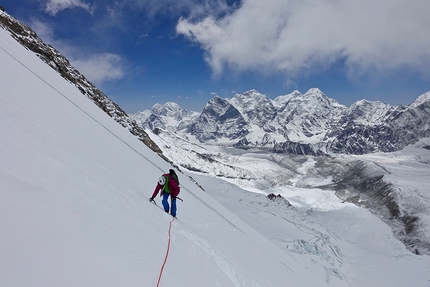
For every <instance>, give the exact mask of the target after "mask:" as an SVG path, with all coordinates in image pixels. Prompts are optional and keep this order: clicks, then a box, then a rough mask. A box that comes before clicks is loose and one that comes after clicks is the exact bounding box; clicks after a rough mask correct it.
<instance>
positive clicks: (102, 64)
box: [71, 53, 126, 85]
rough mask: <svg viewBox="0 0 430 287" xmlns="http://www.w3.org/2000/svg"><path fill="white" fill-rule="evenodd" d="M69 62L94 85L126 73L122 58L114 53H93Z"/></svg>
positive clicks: (120, 76)
mask: <svg viewBox="0 0 430 287" xmlns="http://www.w3.org/2000/svg"><path fill="white" fill-rule="evenodd" d="M71 63H72V65H73V66H74V67H75V68H76V69H78V70H79V72H81V73H82V74H83V75H85V77H86V78H88V79H89V80H90V81H91V82H92V83H93V84H95V85H100V84H102V83H103V82H106V81H111V80H118V79H122V78H123V77H124V76H125V74H126V73H125V70H126V69H125V67H124V65H123V60H122V58H121V56H119V55H116V54H111V53H101V54H93V55H91V56H89V57H88V58H86V59H84V60H82V59H79V60H76V59H75V60H73V59H72V60H71Z"/></svg>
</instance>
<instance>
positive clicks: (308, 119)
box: [130, 88, 430, 155]
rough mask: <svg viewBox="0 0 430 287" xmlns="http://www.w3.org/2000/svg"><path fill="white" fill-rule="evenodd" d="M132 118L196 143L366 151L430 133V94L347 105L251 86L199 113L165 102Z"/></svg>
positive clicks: (307, 151)
mask: <svg viewBox="0 0 430 287" xmlns="http://www.w3.org/2000/svg"><path fill="white" fill-rule="evenodd" d="M130 116H131V118H132V119H134V120H135V121H136V122H137V123H138V124H139V126H141V127H142V128H143V129H152V130H153V129H155V128H161V129H165V130H168V131H171V132H174V133H176V134H178V135H180V136H182V137H184V138H186V139H189V140H191V141H194V142H197V143H206V144H224V145H231V146H235V147H240V148H256V149H266V150H267V149H270V150H271V151H272V152H275V153H289V154H296V155H324V154H328V153H344V154H367V153H373V152H379V151H381V152H392V151H396V150H400V149H402V148H404V147H405V146H407V145H409V144H413V143H416V142H417V141H418V140H419V139H421V138H424V137H428V136H430V92H427V93H425V94H423V95H421V96H419V97H418V98H417V99H416V100H415V101H414V102H413V103H411V104H410V105H407V106H403V105H397V106H391V105H389V104H385V103H382V102H379V101H374V102H371V101H367V100H361V101H358V102H356V103H354V104H353V105H351V106H350V107H346V106H344V105H341V104H339V103H338V102H337V101H336V100H334V99H332V98H329V97H327V96H326V95H325V94H324V93H323V92H322V91H320V90H319V89H318V88H313V89H310V90H309V91H307V92H306V93H304V94H302V93H300V92H299V91H294V92H292V93H291V94H287V95H282V96H279V97H277V98H275V99H273V100H272V99H269V98H268V97H267V96H265V95H263V94H261V93H259V92H258V91H255V90H250V91H247V92H244V93H241V94H236V95H235V96H234V97H233V98H229V99H223V98H220V97H218V96H215V97H214V98H212V99H211V100H210V101H209V102H208V103H207V104H206V106H205V107H204V109H203V111H202V112H201V113H197V112H190V111H186V110H184V109H182V108H181V107H180V106H179V105H177V104H175V103H171V102H169V103H166V104H164V105H160V104H156V105H155V106H154V107H153V108H152V109H151V110H146V111H143V112H139V113H135V114H132V115H130Z"/></svg>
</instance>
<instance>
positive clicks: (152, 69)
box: [0, 0, 430, 113]
mask: <svg viewBox="0 0 430 287" xmlns="http://www.w3.org/2000/svg"><path fill="white" fill-rule="evenodd" d="M0 5H2V6H3V7H4V8H5V9H6V12H8V13H9V14H10V15H12V16H14V17H16V18H17V19H19V20H21V21H23V22H24V23H26V24H27V25H29V26H30V27H31V28H32V29H33V30H35V31H36V33H37V34H38V35H39V36H40V37H41V38H42V39H43V40H44V41H45V42H46V43H49V44H51V45H52V46H54V47H55V48H57V49H58V50H59V51H60V52H61V53H62V54H64V55H65V56H66V57H67V58H68V59H69V60H70V62H71V63H72V65H73V66H75V67H76V68H77V69H78V70H79V71H80V72H81V73H83V74H84V75H85V76H86V77H87V78H88V79H89V80H90V81H91V82H93V83H94V84H95V85H96V86H97V87H98V88H100V89H101V90H102V91H103V92H104V93H105V94H107V95H108V96H109V97H110V98H111V99H112V100H114V101H115V102H117V103H118V104H119V105H120V106H121V107H122V108H123V109H124V110H125V111H126V112H128V113H133V112H137V111H142V110H145V109H149V108H151V107H152V106H153V105H154V104H155V103H165V102H168V101H173V102H176V103H178V104H179V105H180V106H181V107H183V108H185V109H188V110H194V111H201V110H202V109H203V107H204V105H205V104H206V103H207V102H208V101H209V100H210V99H211V98H212V97H213V96H214V95H218V96H220V97H224V98H230V97H232V96H234V94H235V93H242V92H245V91H247V90H250V89H256V90H258V91H259V92H261V93H262V94H265V95H267V96H268V97H270V98H275V97H276V96H280V95H285V94H288V93H291V92H292V91H294V90H299V91H300V92H302V93H305V92H306V91H307V90H308V89H310V88H314V87H317V88H319V89H321V90H322V91H323V92H324V93H325V94H326V95H327V96H329V97H331V98H334V99H336V100H337V101H338V102H339V103H341V104H344V105H347V106H349V105H351V104H352V103H354V102H355V101H357V100H361V99H367V100H372V101H375V100H379V101H382V102H386V103H389V104H392V105H395V104H410V103H411V102H413V101H414V100H415V99H416V98H417V97H418V96H419V95H421V94H422V93H425V92H427V91H430V48H429V47H430V17H428V15H427V14H428V11H430V1H428V0H344V1H339V0H303V1H297V0H266V1H260V0H244V1H225V0H181V1H177V0H176V1H173V0H157V1H155V0H146V1H140V0H123V1H111V0H100V1H99V0H97V1H90V0H41V1H34V0H21V1H16V0H6V1H3V2H2V4H0Z"/></svg>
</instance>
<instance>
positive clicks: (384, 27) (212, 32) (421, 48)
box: [176, 0, 430, 77]
mask: <svg viewBox="0 0 430 287" xmlns="http://www.w3.org/2000/svg"><path fill="white" fill-rule="evenodd" d="M428 11H430V1H428V0H303V1H298V0H267V1H261V0H243V1H242V3H241V6H240V7H238V8H237V9H235V10H234V11H233V12H230V13H227V14H226V15H224V16H222V17H217V16H214V15H208V16H206V17H204V18H200V19H198V20H196V19H193V18H191V17H190V18H181V19H180V20H179V22H178V24H177V27H176V30H177V33H178V34H182V35H184V36H185V37H187V38H188V39H190V40H191V41H194V42H196V43H198V44H200V45H201V47H202V49H204V50H205V52H206V54H205V55H206V56H205V59H206V61H207V62H208V63H209V64H210V66H211V67H212V69H213V71H214V74H215V75H219V74H221V73H222V72H223V71H224V70H225V69H226V68H230V69H233V70H237V71H244V70H268V71H271V72H273V71H282V72H285V73H288V74H291V75H294V74H295V73H299V72H305V71H307V72H309V71H312V70H315V69H321V68H327V67H329V66H330V65H332V64H334V63H336V62H337V61H342V62H344V63H345V65H346V67H347V69H348V72H349V75H350V76H358V77H359V76H362V75H363V74H365V73H367V72H369V71H373V72H375V71H377V72H384V71H390V70H391V71H392V70H396V69H402V68H407V69H413V70H416V71H418V72H420V73H421V75H426V76H429V75H430V65H429V64H430V17H429V16H428Z"/></svg>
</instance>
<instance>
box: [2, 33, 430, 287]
mask: <svg viewBox="0 0 430 287" xmlns="http://www.w3.org/2000/svg"><path fill="white" fill-rule="evenodd" d="M0 66H1V69H0V89H1V93H0V135H1V136H0V194H1V200H0V214H1V216H0V278H1V279H0V286H5V287H6V286H7V287H10V286H104V287H105V286H156V285H157V280H158V276H159V274H160V268H161V266H162V264H163V261H164V258H165V255H166V250H167V243H168V229H169V224H170V222H171V217H170V216H169V215H168V214H166V213H164V212H163V211H162V210H161V209H160V208H159V207H158V206H160V200H159V198H157V202H158V206H155V205H153V204H152V203H150V202H149V201H148V197H149V196H150V194H151V193H152V191H153V188H154V186H155V183H156V180H157V178H158V177H159V176H160V174H161V173H163V172H165V171H167V170H168V169H169V168H171V166H169V165H168V164H167V163H166V162H164V161H163V160H162V159H161V158H160V157H159V156H158V155H156V154H155V153H153V152H152V151H150V150H149V149H148V148H147V147H146V146H144V145H143V144H142V143H141V142H140V141H138V140H137V139H136V138H135V137H133V136H132V135H131V134H130V133H129V132H128V131H127V130H126V129H125V128H123V127H121V126H120V125H119V124H118V123H116V122H115V121H114V120H113V119H112V118H110V117H109V116H107V115H106V114H105V113H104V112H103V111H101V110H100V109H99V108H98V107H96V106H95V105H94V104H93V103H92V102H91V101H90V100H89V99H87V98H85V97H84V96H83V95H82V94H81V93H80V92H79V91H78V90H77V89H76V88H75V87H74V86H73V85H71V84H70V83H68V82H67V81H65V80H64V79H63V78H61V77H60V76H59V75H58V74H57V73H56V72H55V71H54V70H52V69H51V68H50V67H48V66H47V65H45V64H44V63H42V61H40V60H39V59H38V58H37V57H36V56H35V55H34V54H33V53H31V52H29V51H27V50H25V49H24V48H23V47H22V46H20V45H19V44H17V43H16V42H15V40H14V39H12V38H11V37H10V36H9V34H8V33H7V32H5V31H3V30H1V29H0ZM164 148H165V147H164ZM309 164H311V163H309ZM260 165H264V162H263V161H261V162H260ZM254 168H255V167H254ZM220 169H222V166H220ZM301 172H303V173H305V172H306V170H305V169H304V170H302V171H301ZM188 176H192V177H193V178H194V179H196V180H197V182H198V183H199V184H200V185H201V186H203V187H204V189H205V190H206V191H203V190H201V189H200V188H199V187H198V186H197V185H196V184H195V183H194V182H193V181H192V180H190V179H189V177H188ZM179 177H180V181H181V187H182V188H181V194H180V196H181V197H182V198H183V199H184V201H183V202H178V205H179V207H178V219H177V220H175V221H173V223H172V229H171V245H170V252H169V256H168V259H167V263H166V265H165V269H164V272H163V274H162V278H161V284H160V286H208V287H210V286H223V287H224V286H243V287H249V286H264V287H270V286H300V287H303V286H318V287H320V286H376V287H379V286H380V287H383V286H429V284H430V272H429V268H428V266H430V258H429V257H428V256H417V255H413V254H412V253H410V252H408V251H407V250H406V249H405V248H404V246H403V245H402V244H401V243H400V242H399V241H398V240H396V239H395V238H394V237H393V236H392V234H391V232H390V230H389V229H388V227H387V226H385V225H384V224H383V223H382V222H381V221H379V220H378V219H377V218H376V217H375V216H373V215H371V214H370V213H369V212H367V211H366V210H364V209H361V208H357V207H355V206H353V205H351V204H349V203H342V202H340V200H339V199H337V198H336V197H335V196H334V195H333V193H332V192H330V191H322V190H318V189H305V188H298V187H294V186H290V187H277V188H273V189H272V190H265V191H260V194H258V193H250V192H248V191H244V190H242V189H240V188H239V187H237V185H234V184H232V183H229V182H226V181H224V180H221V179H220V178H215V177H211V176H207V175H206V176H205V175H202V174H201V173H200V174H198V173H193V172H186V174H179ZM268 192H275V193H276V194H277V193H281V194H282V195H283V196H284V197H285V198H287V199H288V200H289V201H290V202H291V203H292V204H293V205H294V207H288V206H286V205H285V204H283V203H282V202H272V201H270V200H268V199H267V198H266V197H265V196H264V194H261V193H268Z"/></svg>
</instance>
